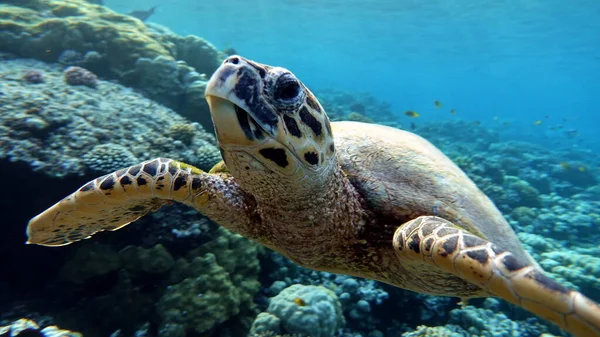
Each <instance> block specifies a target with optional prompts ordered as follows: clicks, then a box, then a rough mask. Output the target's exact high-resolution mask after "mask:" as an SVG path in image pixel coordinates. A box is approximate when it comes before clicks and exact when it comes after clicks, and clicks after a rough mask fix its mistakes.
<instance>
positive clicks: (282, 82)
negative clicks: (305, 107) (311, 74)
mask: <svg viewBox="0 0 600 337" xmlns="http://www.w3.org/2000/svg"><path fill="white" fill-rule="evenodd" d="M300 90H301V89H300V84H299V83H298V81H297V80H296V79H295V78H294V76H292V75H291V74H283V75H281V77H279V79H277V82H276V83H275V92H274V98H275V99H281V100H291V99H294V98H296V97H298V95H299V94H300Z"/></svg>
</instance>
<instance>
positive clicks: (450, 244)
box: [442, 235, 458, 254]
mask: <svg viewBox="0 0 600 337" xmlns="http://www.w3.org/2000/svg"><path fill="white" fill-rule="evenodd" d="M457 245H458V236H456V235H455V236H451V237H449V238H448V239H447V240H446V241H444V243H442V248H444V251H445V253H446V254H452V253H454V251H455V250H456V246H457Z"/></svg>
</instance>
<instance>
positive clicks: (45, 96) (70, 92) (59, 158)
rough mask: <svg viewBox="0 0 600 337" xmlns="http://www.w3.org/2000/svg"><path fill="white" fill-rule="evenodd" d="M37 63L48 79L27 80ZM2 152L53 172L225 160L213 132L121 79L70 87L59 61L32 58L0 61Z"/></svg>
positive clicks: (2, 155) (202, 164) (200, 164)
mask: <svg viewBox="0 0 600 337" xmlns="http://www.w3.org/2000/svg"><path fill="white" fill-rule="evenodd" d="M32 70H35V71H36V72H40V73H42V74H43V77H44V78H45V82H44V83H42V84H35V85H33V84H29V82H28V81H24V80H23V79H22V78H23V74H26V73H27V72H30V71H32ZM0 75H1V77H2V82H0V86H1V87H0V88H1V90H2V93H3V94H2V95H0V137H2V139H3V141H2V142H0V158H8V159H9V160H11V161H13V162H25V163H27V164H28V165H30V167H31V168H32V169H33V170H34V171H40V172H43V173H44V174H47V175H49V176H52V177H62V176H67V175H84V174H87V173H93V174H98V173H108V172H110V171H113V170H115V169H118V168H122V167H126V166H129V165H132V164H135V163H136V162H138V161H141V160H146V159H150V158H153V157H172V158H176V159H179V160H183V161H186V162H188V163H190V164H192V165H195V166H198V167H200V168H202V169H205V170H208V169H210V168H211V167H212V166H213V165H214V164H215V163H217V162H218V161H219V160H220V157H221V156H220V153H219V150H218V149H217V148H216V146H215V145H214V144H215V139H214V136H213V135H212V134H210V133H208V132H206V131H205V130H204V129H203V128H202V127H201V126H200V125H199V124H197V123H190V122H189V121H188V120H186V119H185V118H183V117H181V116H179V115H178V114H176V113H175V112H173V111H172V110H170V109H168V108H166V107H163V106H161V105H159V104H157V103H155V102H152V101H150V100H148V99H147V98H145V97H143V96H141V95H139V94H136V93H134V92H133V91H131V90H129V89H127V88H124V87H122V86H120V85H118V84H114V83H110V82H104V81H100V84H99V85H98V87H97V88H96V89H93V88H88V87H86V86H73V87H71V86H68V85H65V83H64V82H63V81H62V72H61V70H60V67H58V66H55V65H49V64H44V63H42V62H39V61H33V60H28V61H27V60H6V61H3V62H2V63H1V64H0Z"/></svg>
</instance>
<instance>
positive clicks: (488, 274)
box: [393, 216, 600, 337]
mask: <svg viewBox="0 0 600 337" xmlns="http://www.w3.org/2000/svg"><path fill="white" fill-rule="evenodd" d="M393 245H394V248H395V251H396V255H397V256H398V257H399V258H400V259H401V260H402V261H404V262H405V263H406V264H413V265H414V264H428V265H433V266H436V267H438V268H440V269H441V270H443V271H445V272H448V273H451V274H453V275H456V276H458V277H460V278H462V279H463V280H465V281H468V282H470V283H472V284H475V285H477V286H479V287H481V288H482V289H484V290H486V291H487V292H489V293H490V294H491V295H495V296H498V297H502V298H503V299H505V300H507V301H509V302H511V303H514V304H516V305H519V306H521V307H523V308H524V309H526V310H528V311H531V312H533V313H535V314H536V315H538V316H540V317H542V318H545V319H547V320H549V321H552V322H554V323H555V324H557V325H559V326H560V327H562V328H563V329H565V330H566V331H568V332H570V333H572V334H573V335H575V336H580V337H594V336H596V337H597V336H600V306H598V304H596V303H594V302H593V301H591V300H590V299H588V298H586V297H585V296H583V295H582V294H581V293H579V292H577V291H574V290H571V289H568V288H565V287H563V286H561V285H560V284H558V283H557V282H556V281H554V280H552V279H551V278H549V277H548V276H546V274H544V272H543V271H542V270H540V269H539V268H538V267H537V266H533V265H531V264H529V263H527V262H523V261H521V260H519V259H518V258H516V257H515V256H514V255H512V254H511V253H510V252H508V251H505V250H502V249H500V248H498V247H497V246H495V245H494V244H492V243H491V242H489V241H487V240H484V239H482V238H480V237H477V236H474V235H472V234H469V233H468V232H466V231H464V230H462V229H460V228H458V227H457V226H455V225H454V224H452V223H451V222H449V221H446V220H444V219H442V218H439V217H435V216H421V217H418V218H416V219H414V220H411V221H409V222H407V223H405V224H403V225H402V226H401V227H400V228H398V229H397V230H396V233H395V234H394V239H393Z"/></svg>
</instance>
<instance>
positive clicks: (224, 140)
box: [206, 95, 258, 146]
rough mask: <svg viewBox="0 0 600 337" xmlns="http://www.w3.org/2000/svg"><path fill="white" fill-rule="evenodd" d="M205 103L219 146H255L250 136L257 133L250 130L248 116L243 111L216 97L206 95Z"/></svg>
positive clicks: (254, 141) (253, 138)
mask: <svg viewBox="0 0 600 337" xmlns="http://www.w3.org/2000/svg"><path fill="white" fill-rule="evenodd" d="M206 101H207V102H208V106H209V107H210V112H211V117H212V120H213V124H214V126H215V132H216V133H217V139H218V140H219V143H220V144H221V145H237V146H252V145H256V138H255V137H253V136H252V135H253V134H255V133H258V132H257V131H255V130H252V129H251V127H250V122H249V120H250V116H249V115H248V113H247V112H245V110H243V109H241V108H240V107H238V106H236V105H235V104H233V103H231V102H230V101H229V100H227V99H224V98H221V97H218V96H211V95H207V96H206ZM242 121H246V123H244V122H242Z"/></svg>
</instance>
